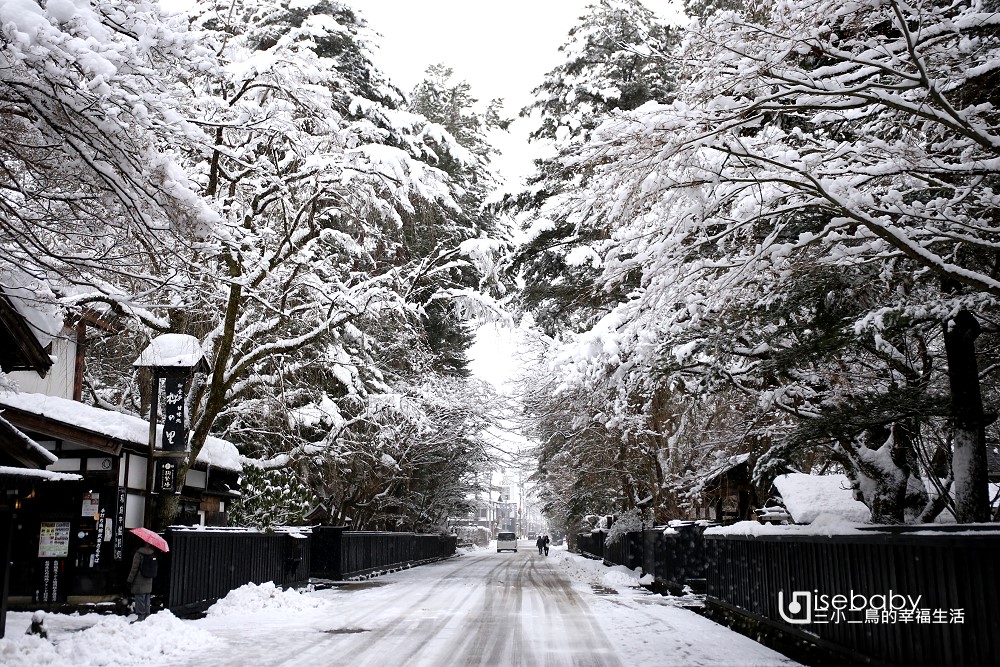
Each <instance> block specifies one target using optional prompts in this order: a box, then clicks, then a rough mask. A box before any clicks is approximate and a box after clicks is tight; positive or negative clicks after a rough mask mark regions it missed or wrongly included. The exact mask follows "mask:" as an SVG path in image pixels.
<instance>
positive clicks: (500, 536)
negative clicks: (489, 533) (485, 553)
mask: <svg viewBox="0 0 1000 667" xmlns="http://www.w3.org/2000/svg"><path fill="white" fill-rule="evenodd" d="M501 551H514V552H516V551H517V535H515V534H514V533H497V553H500V552H501Z"/></svg>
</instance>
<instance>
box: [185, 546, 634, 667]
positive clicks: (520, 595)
mask: <svg viewBox="0 0 1000 667" xmlns="http://www.w3.org/2000/svg"><path fill="white" fill-rule="evenodd" d="M552 562H553V560H552V559H551V558H550V559H546V558H545V557H540V556H539V555H538V554H537V552H535V553H532V552H530V551H528V550H527V547H525V548H523V549H521V550H520V551H518V552H517V553H502V554H498V553H496V552H495V551H494V552H489V551H481V552H477V553H473V554H468V555H465V556H462V557H461V558H456V559H451V560H448V561H443V562H439V563H433V564H431V565H425V566H423V567H421V568H419V570H413V571H410V572H403V573H399V574H396V575H389V576H386V577H381V578H378V579H373V580H371V581H369V582H365V583H361V584H354V585H347V586H344V587H341V588H338V589H336V590H334V591H328V592H319V593H317V595H319V596H323V597H326V596H329V597H331V598H332V600H331V601H332V602H334V603H335V604H331V605H330V606H329V607H327V608H326V609H325V613H321V614H317V615H316V617H315V618H313V619H311V623H310V625H311V627H310V628H308V629H303V632H301V634H300V641H297V642H295V644H296V645H295V647H294V648H293V647H292V646H290V645H289V649H290V650H289V651H288V652H287V653H285V652H281V653H278V654H274V655H271V654H270V652H269V653H268V654H263V653H258V659H257V660H255V663H256V664H257V665H261V666H274V667H277V666H279V665H323V664H334V663H333V662H331V661H332V660H336V658H337V657H339V658H342V659H343V660H344V662H345V663H346V662H348V660H347V659H348V658H349V662H350V664H351V665H362V666H363V665H372V666H376V665H378V666H380V667H386V666H388V665H436V666H440V665H493V666H500V665H516V664H525V665H553V666H557V665H595V666H596V665H609V666H612V665H615V666H616V665H620V664H621V662H619V660H618V658H617V657H616V655H615V651H614V649H613V648H612V646H611V644H610V642H609V641H608V639H607V638H606V637H605V635H604V632H603V631H602V630H601V627H600V626H599V625H598V624H597V622H596V621H595V619H594V617H593V614H592V612H591V611H590V609H589V608H588V606H587V605H586V603H585V602H584V601H583V600H582V599H581V596H580V594H579V593H577V592H576V591H574V590H573V588H572V586H571V585H570V584H569V582H568V581H567V580H566V579H564V578H563V577H562V576H560V575H559V573H558V572H557V571H556V570H555V569H554V567H553V565H552ZM318 611H319V610H318ZM199 624H200V625H201V627H202V628H203V629H205V630H208V631H209V632H211V633H212V634H215V635H217V636H221V637H224V638H226V639H227V640H228V641H229V643H230V646H231V647H232V648H233V649H234V653H232V654H231V655H233V656H234V657H233V658H232V659H231V660H228V661H227V660H225V659H223V660H221V661H220V660H213V663H214V664H217V665H245V664H246V663H245V662H244V658H243V657H242V656H243V655H245V650H246V649H247V648H249V647H250V646H253V645H256V646H260V645H261V644H264V645H272V646H273V645H276V644H279V643H286V644H291V641H290V639H291V638H290V637H288V633H289V630H288V628H287V627H285V626H284V624H281V625H279V626H276V627H274V628H267V627H255V628H253V629H252V631H250V632H248V631H247V630H248V628H230V627H226V626H228V623H225V625H224V626H223V627H217V628H215V627H212V626H213V623H212V619H211V618H209V619H205V620H204V621H201V622H200V623H199ZM226 653H230V652H229V651H227V652H226ZM185 664H190V665H191V667H201V666H202V665H204V661H203V659H201V658H199V659H197V660H192V661H191V662H190V663H185Z"/></svg>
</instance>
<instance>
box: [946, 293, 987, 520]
mask: <svg viewBox="0 0 1000 667" xmlns="http://www.w3.org/2000/svg"><path fill="white" fill-rule="evenodd" d="M979 333H980V327H979V322H978V321H976V318H975V316H974V315H973V314H972V313H970V312H969V311H967V310H960V311H959V312H958V314H956V315H955V317H954V318H953V319H952V320H950V321H949V322H947V323H946V324H945V332H944V346H945V352H946V354H947V357H948V383H949V385H950V387H951V413H952V418H953V419H954V422H955V427H954V428H955V434H954V441H953V446H952V460H951V470H952V475H953V479H954V490H955V513H956V518H957V519H958V521H959V523H978V522H986V521H989V520H990V504H989V493H988V484H987V469H986V416H985V414H984V413H985V411H984V410H983V396H982V392H981V391H980V387H979V367H978V364H977V361H976V338H977V337H978V336H979Z"/></svg>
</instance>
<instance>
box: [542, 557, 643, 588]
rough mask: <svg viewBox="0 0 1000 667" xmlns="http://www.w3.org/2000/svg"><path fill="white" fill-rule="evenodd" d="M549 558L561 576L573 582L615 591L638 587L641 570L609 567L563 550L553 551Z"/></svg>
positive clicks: (617, 566) (620, 566)
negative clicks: (553, 561) (552, 560)
mask: <svg viewBox="0 0 1000 667" xmlns="http://www.w3.org/2000/svg"><path fill="white" fill-rule="evenodd" d="M549 557H550V558H553V559H554V560H555V562H556V567H557V568H558V569H559V571H560V572H561V573H562V574H564V575H565V576H567V577H569V578H570V579H572V580H574V581H580V582H583V583H586V584H590V585H592V586H601V587H602V588H613V589H615V590H620V589H628V588H637V587H638V586H640V577H641V576H642V568H638V567H637V568H635V570H630V569H628V568H627V567H625V566H624V565H612V566H610V567H609V566H606V565H605V564H604V563H602V562H601V561H599V560H592V559H590V558H584V557H583V556H578V555H576V554H573V553H570V552H568V551H563V550H553V551H551V552H550V556H549Z"/></svg>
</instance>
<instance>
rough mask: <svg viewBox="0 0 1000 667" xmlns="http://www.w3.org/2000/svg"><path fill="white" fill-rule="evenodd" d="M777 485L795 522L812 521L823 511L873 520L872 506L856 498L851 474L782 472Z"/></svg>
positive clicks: (853, 518)
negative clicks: (870, 508) (784, 473)
mask: <svg viewBox="0 0 1000 667" xmlns="http://www.w3.org/2000/svg"><path fill="white" fill-rule="evenodd" d="M774 487H775V488H776V489H777V490H778V493H780V494H781V499H782V500H783V501H784V503H785V508H786V509H787V510H788V513H789V514H791V515H792V519H793V520H794V521H795V523H812V522H813V521H814V520H815V519H816V517H818V516H819V515H820V514H833V515H836V516H840V517H843V518H844V519H847V520H848V521H852V522H854V523H871V520H872V513H871V511H870V510H869V509H868V507H867V506H866V505H865V504H864V503H862V502H859V501H857V500H855V499H854V492H853V491H852V490H851V481H850V480H849V479H847V475H806V474H804V473H800V472H796V473H789V474H787V475H779V476H778V477H777V478H775V480H774Z"/></svg>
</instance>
